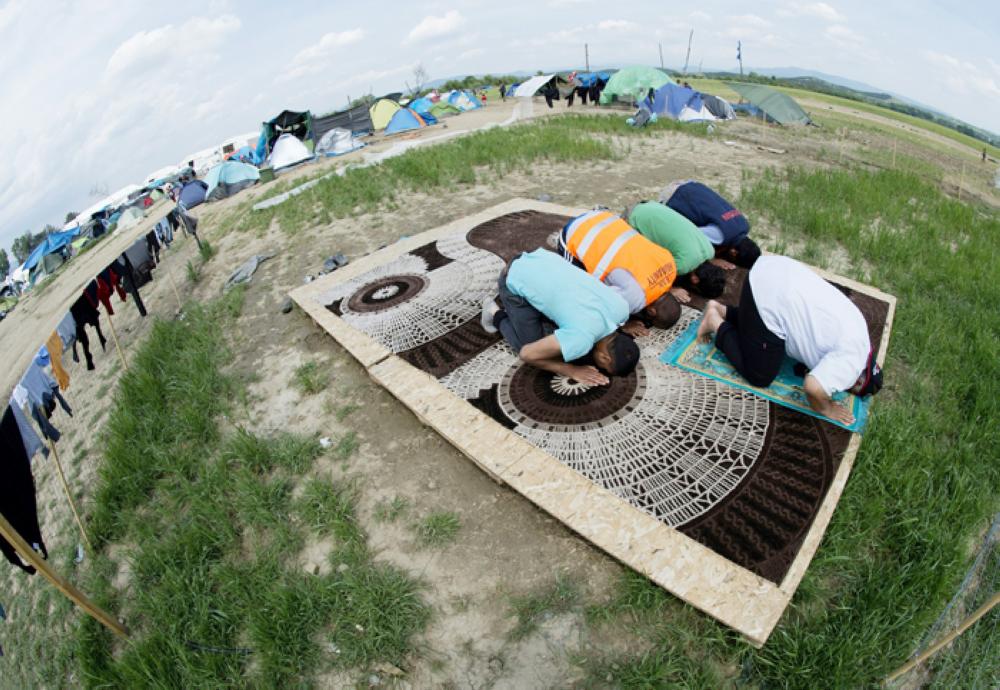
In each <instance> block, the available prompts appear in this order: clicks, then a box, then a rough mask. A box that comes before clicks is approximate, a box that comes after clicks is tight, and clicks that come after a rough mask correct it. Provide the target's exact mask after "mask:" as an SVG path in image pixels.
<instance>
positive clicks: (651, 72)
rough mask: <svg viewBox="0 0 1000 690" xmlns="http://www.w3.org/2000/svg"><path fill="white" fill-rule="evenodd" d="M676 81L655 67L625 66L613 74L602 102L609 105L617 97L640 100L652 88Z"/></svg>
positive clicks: (602, 95)
mask: <svg viewBox="0 0 1000 690" xmlns="http://www.w3.org/2000/svg"><path fill="white" fill-rule="evenodd" d="M675 83H676V82H675V81H674V80H673V79H671V78H670V77H669V76H668V75H667V73H666V72H664V71H662V70H658V69H656V68H655V67H625V68H624V69H620V70H618V71H617V72H615V73H614V74H612V75H611V79H609V80H608V85H607V86H605V87H604V91H602V92H601V104H602V105H607V104H608V103H611V102H612V101H613V100H615V99H616V97H617V100H619V101H624V102H626V103H633V102H638V101H641V100H642V99H643V98H645V97H646V94H647V93H649V90H650V89H658V88H660V87H661V86H663V85H664V84H675Z"/></svg>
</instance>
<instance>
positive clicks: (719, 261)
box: [708, 259, 736, 271]
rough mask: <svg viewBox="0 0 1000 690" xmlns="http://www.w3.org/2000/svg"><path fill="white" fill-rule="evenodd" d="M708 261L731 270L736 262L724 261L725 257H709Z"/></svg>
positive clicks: (724, 269)
mask: <svg viewBox="0 0 1000 690" xmlns="http://www.w3.org/2000/svg"><path fill="white" fill-rule="evenodd" d="M708 263H710V264H715V265H716V266H718V267H719V268H721V269H722V270H723V271H731V270H733V269H734V268H736V264H734V263H731V262H729V261H726V260H725V259H709V260H708Z"/></svg>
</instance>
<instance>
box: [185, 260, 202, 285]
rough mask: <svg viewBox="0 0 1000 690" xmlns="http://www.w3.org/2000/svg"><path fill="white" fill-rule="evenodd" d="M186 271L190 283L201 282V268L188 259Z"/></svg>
mask: <svg viewBox="0 0 1000 690" xmlns="http://www.w3.org/2000/svg"><path fill="white" fill-rule="evenodd" d="M185 270H186V271H187V279H188V282H189V283H191V284H196V283H198V281H200V280H201V266H198V265H195V264H194V263H193V262H192V261H191V260H190V259H188V262H187V264H186V266H185Z"/></svg>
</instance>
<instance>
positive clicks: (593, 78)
mask: <svg viewBox="0 0 1000 690" xmlns="http://www.w3.org/2000/svg"><path fill="white" fill-rule="evenodd" d="M610 78H611V72H605V71H602V72H578V73H577V75H576V79H577V81H579V82H580V86H586V87H588V88H589V87H591V86H593V85H594V84H596V83H597V82H598V81H603V82H607V81H608V79H610Z"/></svg>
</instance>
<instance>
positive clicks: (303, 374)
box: [292, 362, 330, 395]
mask: <svg viewBox="0 0 1000 690" xmlns="http://www.w3.org/2000/svg"><path fill="white" fill-rule="evenodd" d="M329 381H330V374H329V372H328V371H327V369H326V367H325V366H323V365H322V364H321V363H320V362H306V363H305V364H302V365H301V366H299V367H297V368H296V369H295V372H294V373H293V374H292V382H293V383H294V384H295V387H296V388H298V389H299V390H300V391H302V392H303V393H305V394H306V395H315V394H316V393H319V392H320V391H322V390H324V389H325V388H326V384H327V383H329Z"/></svg>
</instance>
